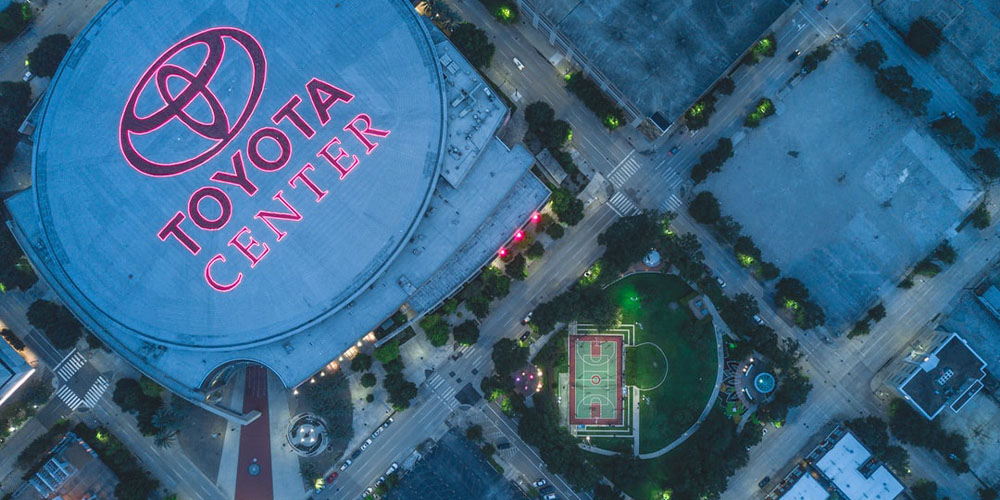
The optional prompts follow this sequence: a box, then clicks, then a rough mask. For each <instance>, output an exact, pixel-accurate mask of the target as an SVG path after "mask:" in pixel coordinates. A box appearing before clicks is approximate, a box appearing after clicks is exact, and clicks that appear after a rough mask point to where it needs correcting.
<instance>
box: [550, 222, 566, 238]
mask: <svg viewBox="0 0 1000 500" xmlns="http://www.w3.org/2000/svg"><path fill="white" fill-rule="evenodd" d="M545 234H547V235H549V236H551V237H552V239H553V240H558V239H559V238H562V237H563V235H565V234H566V229H565V228H564V227H563V226H562V224H560V223H558V222H554V223H552V224H549V225H548V226H547V227H546V228H545Z"/></svg>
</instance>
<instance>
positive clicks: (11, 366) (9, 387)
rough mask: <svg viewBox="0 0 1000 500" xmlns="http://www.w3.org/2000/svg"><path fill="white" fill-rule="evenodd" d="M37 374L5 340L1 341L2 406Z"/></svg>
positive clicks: (0, 385)
mask: <svg viewBox="0 0 1000 500" xmlns="http://www.w3.org/2000/svg"><path fill="white" fill-rule="evenodd" d="M34 373H35V369H34V368H32V367H31V365H29V364H28V363H27V362H26V361H25V360H24V358H22V357H21V355H20V354H18V352H17V351H15V350H14V348H13V347H11V346H10V344H8V343H7V342H5V341H4V340H3V339H0V406H3V404H4V402H6V401H7V400H8V399H9V398H10V397H11V396H13V395H14V393H15V392H17V389H18V388H20V387H21V386H22V385H24V383H25V382H26V381H27V380H28V379H29V378H31V375H32V374H34Z"/></svg>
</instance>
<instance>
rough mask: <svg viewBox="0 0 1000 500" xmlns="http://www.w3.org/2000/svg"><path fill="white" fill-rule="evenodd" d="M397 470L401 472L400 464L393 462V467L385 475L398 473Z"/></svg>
mask: <svg viewBox="0 0 1000 500" xmlns="http://www.w3.org/2000/svg"><path fill="white" fill-rule="evenodd" d="M397 470H399V464H397V463H396V462H393V463H392V465H390V466H389V468H388V469H386V470H385V475H387V476H388V475H389V474H392V473H393V472H396V471H397Z"/></svg>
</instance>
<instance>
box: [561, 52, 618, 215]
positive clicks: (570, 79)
mask: <svg viewBox="0 0 1000 500" xmlns="http://www.w3.org/2000/svg"><path fill="white" fill-rule="evenodd" d="M566 90H569V91H570V92H572V93H573V94H574V95H576V96H577V97H579V98H580V100H581V101H583V104H584V105H585V106H587V108H588V109H590V110H591V111H593V112H594V114H595V115H597V117H598V118H600V119H601V123H603V124H604V126H605V127H607V128H608V129H611V130H614V129H616V128H618V127H620V126H621V125H622V124H623V122H624V120H625V112H624V111H622V110H621V108H619V107H618V105H616V104H615V103H614V102H613V101H612V100H611V99H609V98H608V96H606V95H604V92H602V91H601V89H600V87H598V86H597V84H595V83H594V82H593V80H591V79H590V78H587V77H586V76H585V75H584V74H583V73H581V72H579V71H578V72H575V73H570V74H569V75H567V76H566ZM564 222H565V221H564ZM570 225H572V224H570Z"/></svg>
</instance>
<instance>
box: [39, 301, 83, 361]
mask: <svg viewBox="0 0 1000 500" xmlns="http://www.w3.org/2000/svg"><path fill="white" fill-rule="evenodd" d="M28 322H29V323H31V324H32V326H34V327H35V328H38V329H39V330H41V331H43V332H45V336H46V337H48V338H49V341H51V342H52V346H53V347H55V348H56V349H69V348H71V347H73V345H75V344H76V341H77V340H79V339H80V335H81V334H82V332H83V328H82V327H81V326H80V323H79V322H77V321H76V318H74V317H73V315H72V314H70V312H69V311H68V310H67V309H66V308H65V307H63V306H61V305H59V304H56V303H54V302H49V301H47V300H44V299H38V300H36V301H34V302H32V303H31V306H29V307H28Z"/></svg>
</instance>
